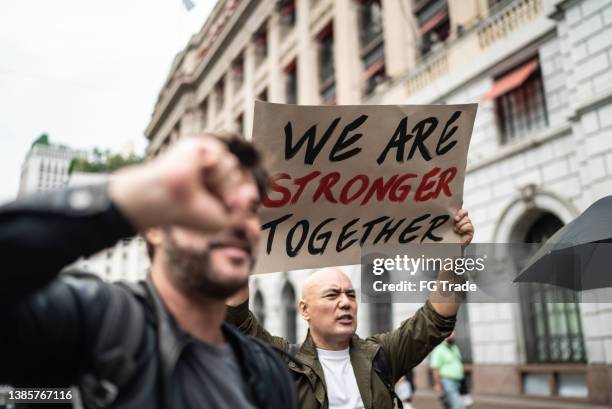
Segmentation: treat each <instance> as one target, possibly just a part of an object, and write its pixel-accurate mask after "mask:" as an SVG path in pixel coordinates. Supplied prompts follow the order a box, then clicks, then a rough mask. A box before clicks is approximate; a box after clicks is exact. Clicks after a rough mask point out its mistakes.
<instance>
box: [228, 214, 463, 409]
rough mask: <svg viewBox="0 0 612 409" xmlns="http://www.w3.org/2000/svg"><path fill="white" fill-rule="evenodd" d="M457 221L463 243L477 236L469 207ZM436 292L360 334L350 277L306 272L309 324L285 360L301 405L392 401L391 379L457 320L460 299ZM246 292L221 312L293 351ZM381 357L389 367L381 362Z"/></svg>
mask: <svg viewBox="0 0 612 409" xmlns="http://www.w3.org/2000/svg"><path fill="white" fill-rule="evenodd" d="M454 222H455V226H454V229H455V232H456V233H457V234H459V235H460V236H461V245H462V246H463V247H465V246H467V245H468V244H469V243H470V242H471V241H472V238H473V237H474V227H473V226H472V223H471V221H470V219H469V217H468V212H467V210H465V209H460V210H458V211H457V212H456V213H455V215H454ZM451 274H452V273H451V272H441V273H440V274H439V276H438V280H448V279H451V278H452V277H451V276H450V275H451ZM453 275H454V274H453ZM441 296H443V295H442V294H440V293H435V292H434V293H432V294H431V295H430V297H429V300H428V301H427V302H426V303H425V305H424V306H423V307H421V308H420V309H419V310H418V311H417V312H416V313H415V314H414V315H413V316H412V317H410V318H409V319H407V320H405V321H404V322H403V323H402V324H401V325H400V326H399V328H397V329H395V330H393V331H390V332H386V333H383V334H378V335H374V336H372V337H370V338H368V339H365V340H364V339H361V338H359V336H357V335H356V333H355V332H356V330H357V307H358V304H357V299H356V293H355V289H354V288H353V283H352V282H351V280H350V278H349V277H348V276H347V275H346V274H345V273H344V272H343V271H342V270H340V269H338V268H325V269H322V270H319V271H317V272H315V273H314V274H312V275H311V276H310V277H308V279H307V280H306V282H305V283H304V286H303V288H302V297H301V299H300V301H299V312H300V315H301V316H302V318H303V319H305V320H306V321H307V322H308V328H309V330H308V334H307V336H306V339H305V341H304V342H303V343H302V344H301V345H299V351H298V352H297V354H296V358H297V362H294V361H292V360H289V361H288V365H289V369H290V370H291V372H292V373H293V375H294V379H295V382H296V385H297V388H298V394H299V399H300V406H301V408H303V409H315V408H316V409H327V408H329V409H357V408H368V409H369V408H373V409H386V408H389V409H391V408H394V401H393V398H394V392H392V389H393V387H392V385H395V383H396V382H397V381H398V380H399V379H400V378H401V377H402V375H404V374H405V373H407V372H408V370H410V369H411V368H413V367H414V366H416V365H418V364H419V363H420V362H421V361H422V360H423V359H424V358H425V357H426V356H427V354H429V352H430V351H431V350H432V349H433V348H434V347H435V346H436V345H438V344H439V343H440V342H442V340H444V339H445V338H446V337H447V336H448V335H449V334H450V333H451V332H452V331H453V329H454V327H455V316H456V314H457V311H458V310H459V304H457V303H452V302H448V301H447V299H445V300H441V298H440V297H441ZM248 298H249V293H248V288H245V289H243V290H242V291H240V292H239V293H238V294H236V295H235V296H233V297H232V298H231V299H229V300H228V301H227V303H228V306H229V309H228V313H227V318H226V319H227V320H228V321H230V322H231V323H233V324H235V325H236V326H238V327H239V328H240V330H242V331H243V332H245V333H246V334H249V335H252V336H255V337H258V338H260V339H262V340H264V341H266V342H269V343H271V344H272V345H275V346H276V347H279V348H281V349H283V350H285V351H292V350H293V349H294V348H293V347H292V346H291V345H290V344H289V343H288V342H287V341H286V340H285V339H283V338H281V337H276V336H272V335H271V334H270V333H269V332H268V331H266V330H265V329H264V328H263V327H262V326H261V325H260V324H259V323H258V322H257V319H256V318H255V316H254V315H253V313H252V312H251V311H249V310H248ZM295 349H297V348H295ZM381 362H382V363H383V364H382V365H383V366H384V368H387V371H381V370H380V368H381ZM380 372H388V373H386V374H382V373H380Z"/></svg>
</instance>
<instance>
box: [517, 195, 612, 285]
mask: <svg viewBox="0 0 612 409" xmlns="http://www.w3.org/2000/svg"><path fill="white" fill-rule="evenodd" d="M611 243H612V196H607V197H604V198H603V199H600V200H598V201H597V202H595V203H593V204H592V205H591V206H590V207H589V208H588V209H586V210H585V211H584V213H582V214H581V215H580V216H578V217H577V218H576V219H574V220H573V221H571V222H570V223H568V224H567V225H565V226H563V227H562V228H561V229H559V230H558V231H557V232H556V233H555V234H554V235H553V236H552V237H551V238H550V239H548V240H547V241H546V242H545V243H544V244H543V245H542V247H541V248H540V249H539V250H538V251H537V252H536V253H535V254H534V255H533V257H531V259H530V260H529V261H528V262H527V264H526V266H525V267H524V268H523V270H522V271H521V273H520V274H519V275H518V277H516V278H515V279H514V282H532V283H544V284H553V285H556V286H560V287H565V288H569V289H571V290H592V289H596V288H605V287H612V244H611Z"/></svg>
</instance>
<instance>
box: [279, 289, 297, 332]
mask: <svg viewBox="0 0 612 409" xmlns="http://www.w3.org/2000/svg"><path fill="white" fill-rule="evenodd" d="M281 300H282V305H283V307H282V308H283V326H284V328H285V338H287V341H289V343H291V344H295V342H296V339H297V308H296V299H295V290H294V289H293V286H292V285H291V283H290V282H289V281H287V282H286V283H285V285H284V287H283V291H282V294H281Z"/></svg>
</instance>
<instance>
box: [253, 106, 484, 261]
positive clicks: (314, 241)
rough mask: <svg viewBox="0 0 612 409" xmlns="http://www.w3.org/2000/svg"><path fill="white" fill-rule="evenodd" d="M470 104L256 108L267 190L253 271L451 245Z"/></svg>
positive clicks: (471, 113)
mask: <svg viewBox="0 0 612 409" xmlns="http://www.w3.org/2000/svg"><path fill="white" fill-rule="evenodd" d="M475 115H476V104H470V105H455V106H444V105H440V106H336V107H315V106H295V105H279V104H268V103H261V102H257V103H256V106H255V128H254V131H253V135H254V141H255V143H256V144H257V145H259V147H260V149H262V150H263V151H265V152H266V158H267V167H268V169H269V170H270V172H271V174H272V175H273V176H272V181H271V185H270V192H269V194H268V196H267V197H266V198H265V200H264V203H263V204H264V206H263V210H262V214H261V217H262V231H263V238H264V243H263V246H262V249H261V252H260V256H259V262H258V264H257V267H256V271H257V272H270V271H283V270H290V269H298V268H313V267H324V266H331V265H338V264H356V263H358V262H359V256H360V248H361V246H363V245H364V244H374V245H375V244H378V243H400V244H404V243H411V242H417V243H418V242H436V241H442V240H445V241H451V240H452V241H455V242H457V241H458V240H459V237H458V236H457V235H456V234H455V233H453V221H452V220H451V215H452V214H453V213H454V211H456V210H457V209H459V208H460V205H461V202H462V196H463V179H464V174H465V165H466V157H467V150H468V145H469V138H470V134H471V132H472V127H473V123H474V117H475Z"/></svg>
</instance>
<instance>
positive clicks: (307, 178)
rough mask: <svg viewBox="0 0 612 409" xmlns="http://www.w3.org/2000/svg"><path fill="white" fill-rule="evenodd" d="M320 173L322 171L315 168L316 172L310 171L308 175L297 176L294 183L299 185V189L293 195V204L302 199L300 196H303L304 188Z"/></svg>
mask: <svg viewBox="0 0 612 409" xmlns="http://www.w3.org/2000/svg"><path fill="white" fill-rule="evenodd" d="M320 174H321V172H319V171H318V170H315V171H314V172H310V173H309V174H307V175H306V176H302V177H301V178H297V179H295V180H294V181H293V184H294V185H296V186H298V191H297V192H295V195H293V199H292V200H291V204H296V203H297V201H298V200H300V196H302V193H303V192H304V189H305V188H306V185H307V184H308V182H310V181H311V180H313V179H314V178H316V177H317V176H319V175H320Z"/></svg>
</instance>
